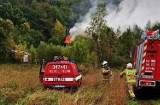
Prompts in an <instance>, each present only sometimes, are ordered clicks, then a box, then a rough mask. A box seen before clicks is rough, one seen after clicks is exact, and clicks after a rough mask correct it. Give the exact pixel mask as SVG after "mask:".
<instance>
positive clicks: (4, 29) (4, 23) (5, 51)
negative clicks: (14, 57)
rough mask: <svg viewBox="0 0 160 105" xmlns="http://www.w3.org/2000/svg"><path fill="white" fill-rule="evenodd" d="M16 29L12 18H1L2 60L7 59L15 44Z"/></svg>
mask: <svg viewBox="0 0 160 105" xmlns="http://www.w3.org/2000/svg"><path fill="white" fill-rule="evenodd" d="M14 30H15V28H14V24H13V22H12V21H11V20H9V19H7V20H4V19H2V18H0V61H6V60H7V59H8V57H9V53H10V50H11V49H12V48H13V47H14V46H15V42H14Z"/></svg>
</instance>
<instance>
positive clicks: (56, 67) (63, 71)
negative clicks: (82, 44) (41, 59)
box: [40, 61, 82, 88]
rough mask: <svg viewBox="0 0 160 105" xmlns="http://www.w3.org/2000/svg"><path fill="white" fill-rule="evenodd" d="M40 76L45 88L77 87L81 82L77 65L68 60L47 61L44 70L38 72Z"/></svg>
mask: <svg viewBox="0 0 160 105" xmlns="http://www.w3.org/2000/svg"><path fill="white" fill-rule="evenodd" d="M42 71H43V70H42ZM40 78H41V79H40V80H41V81H42V84H43V86H44V87H45V88H68V87H76V88H77V87H78V86H80V85H81V82H82V75H81V73H80V72H78V68H77V65H76V64H75V63H74V62H70V61H53V62H49V63H47V65H46V66H45V68H44V72H40Z"/></svg>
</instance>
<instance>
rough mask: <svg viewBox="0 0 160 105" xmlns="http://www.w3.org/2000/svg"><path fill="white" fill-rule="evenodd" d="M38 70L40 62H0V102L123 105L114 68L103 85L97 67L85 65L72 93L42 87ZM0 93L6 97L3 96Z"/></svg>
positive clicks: (123, 91) (122, 91)
mask: <svg viewBox="0 0 160 105" xmlns="http://www.w3.org/2000/svg"><path fill="white" fill-rule="evenodd" d="M38 72H39V66H35V65H34V66H33V65H28V66H27V65H8V64H5V65H0V80H1V81H0V102H1V103H0V104H2V102H3V103H5V104H6V105H9V104H11V105H12V104H13V105H14V104H17V105H22V104H23V105H125V104H126V102H127V92H126V87H125V83H124V79H119V72H117V71H115V72H114V73H113V76H112V78H111V83H110V85H107V84H106V85H103V84H102V75H101V74H100V71H99V70H93V69H87V71H85V75H84V76H83V82H82V85H81V87H80V88H79V90H78V91H77V92H76V93H74V94H72V95H71V94H69V93H65V92H64V91H58V90H43V87H42V86H41V83H40V82H39V79H38ZM2 97H5V98H3V100H2ZM1 100H2V101H1Z"/></svg>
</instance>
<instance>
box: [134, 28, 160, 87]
mask: <svg viewBox="0 0 160 105" xmlns="http://www.w3.org/2000/svg"><path fill="white" fill-rule="evenodd" d="M133 66H134V68H135V69H136V70H137V83H136V86H137V87H138V88H142V87H158V86H159V85H160V35H159V30H157V31H147V32H145V33H144V35H143V36H142V40H141V42H140V43H139V44H138V45H137V46H136V48H135V53H134V59H133Z"/></svg>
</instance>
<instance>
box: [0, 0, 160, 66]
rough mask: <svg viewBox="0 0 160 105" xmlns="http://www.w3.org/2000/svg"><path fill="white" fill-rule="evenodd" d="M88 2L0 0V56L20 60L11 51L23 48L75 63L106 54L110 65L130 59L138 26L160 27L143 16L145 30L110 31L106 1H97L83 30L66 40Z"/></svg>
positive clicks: (37, 58)
mask: <svg viewBox="0 0 160 105" xmlns="http://www.w3.org/2000/svg"><path fill="white" fill-rule="evenodd" d="M117 2H118V0H114V3H115V4H116V3H117ZM90 7H91V2H90V1H89V0H84V1H81V0H69V1H66V0H0V62H1V63H4V62H5V63H19V62H20V59H19V57H18V55H17V56H15V55H13V54H12V53H13V52H12V51H25V52H28V53H29V54H31V56H32V59H31V63H35V62H36V63H40V62H41V60H42V59H45V60H46V61H52V60H53V57H54V56H55V55H62V56H63V55H64V56H69V58H70V59H72V60H75V61H76V62H77V63H78V64H84V65H90V66H93V67H99V64H100V62H102V61H103V60H107V61H109V64H110V66H112V67H122V66H124V65H125V64H126V63H127V62H132V56H133V52H134V47H135V46H136V44H137V43H138V42H139V41H140V38H141V35H142V34H143V32H144V31H145V30H150V29H151V30H157V29H160V23H159V22H156V23H154V25H151V24H150V21H148V23H146V27H145V30H144V29H141V28H140V27H139V26H138V25H134V26H131V27H128V28H127V29H126V30H124V31H121V30H120V28H119V29H116V31H115V29H113V28H112V27H109V26H108V25H107V22H106V21H105V20H104V17H105V16H107V14H106V13H107V11H106V9H105V8H106V7H107V5H106V4H105V3H100V4H99V5H98V6H97V9H96V12H95V13H94V14H92V20H91V22H90V24H91V25H90V26H89V27H87V29H86V31H85V35H78V36H77V37H76V38H74V40H72V43H71V44H67V45H66V44H65V43H64V41H65V38H66V36H67V35H70V33H69V30H70V29H71V28H72V27H73V26H74V24H75V23H76V22H78V21H80V17H81V16H84V15H85V14H86V13H87V11H88V10H89V8H90Z"/></svg>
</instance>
